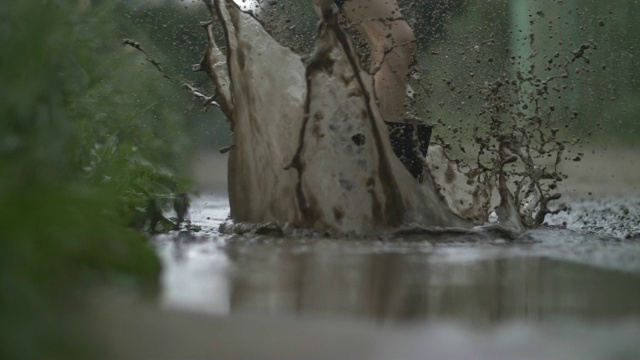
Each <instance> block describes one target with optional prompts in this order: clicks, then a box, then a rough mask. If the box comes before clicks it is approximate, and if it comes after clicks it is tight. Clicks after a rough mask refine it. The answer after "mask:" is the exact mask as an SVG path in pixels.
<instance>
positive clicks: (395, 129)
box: [385, 121, 433, 182]
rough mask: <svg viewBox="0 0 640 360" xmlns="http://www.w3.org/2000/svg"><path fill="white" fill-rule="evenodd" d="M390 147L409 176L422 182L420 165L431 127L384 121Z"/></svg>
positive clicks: (425, 154)
mask: <svg viewBox="0 0 640 360" xmlns="http://www.w3.org/2000/svg"><path fill="white" fill-rule="evenodd" d="M385 124H386V125H387V129H388V130H389V140H391V147H392V148H393V152H394V153H395V154H396V156H397V157H398V159H400V161H402V163H403V164H404V166H405V167H406V168H407V170H409V172H410V173H411V175H412V176H413V177H414V178H415V179H416V180H418V181H419V182H421V181H422V170H423V168H422V164H423V161H424V160H423V159H424V157H426V156H427V150H428V149H429V141H430V140H431V129H433V125H429V124H412V123H401V122H388V121H385Z"/></svg>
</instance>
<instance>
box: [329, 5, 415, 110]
mask: <svg viewBox="0 0 640 360" xmlns="http://www.w3.org/2000/svg"><path fill="white" fill-rule="evenodd" d="M342 11H343V14H344V15H345V16H346V17H347V18H348V19H349V21H351V23H352V24H354V25H356V27H357V29H358V30H359V31H360V33H361V34H362V35H363V36H364V37H365V39H366V40H367V42H368V44H369V47H370V48H371V71H372V72H373V73H374V81H375V93H376V98H377V100H378V103H379V107H380V111H381V113H382V117H383V118H384V119H385V121H391V122H403V121H404V119H405V98H406V82H407V76H408V74H409V70H410V67H411V65H412V64H413V62H414V56H415V49H416V44H415V36H414V34H413V30H411V28H410V27H409V24H407V22H406V21H405V20H404V19H402V14H401V13H400V8H399V7H398V4H397V2H396V0H347V1H346V2H345V3H344V5H343V6H342Z"/></svg>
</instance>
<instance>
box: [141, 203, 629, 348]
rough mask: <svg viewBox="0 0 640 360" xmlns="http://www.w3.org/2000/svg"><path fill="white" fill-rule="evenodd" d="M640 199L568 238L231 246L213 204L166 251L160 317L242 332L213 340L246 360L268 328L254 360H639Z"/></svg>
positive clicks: (279, 240)
mask: <svg viewBox="0 0 640 360" xmlns="http://www.w3.org/2000/svg"><path fill="white" fill-rule="evenodd" d="M639 201H640V199H638V198H635V199H633V198H630V197H617V196H610V197H605V198H600V199H599V200H577V199H576V200H569V203H570V204H571V205H572V211H571V213H570V214H561V215H558V216H556V217H555V218H553V219H550V221H549V223H552V224H559V225H562V224H564V225H563V226H564V227H566V228H567V229H560V228H549V229H540V230H534V231H530V232H528V233H526V234H525V235H523V236H521V237H520V238H519V239H517V240H515V241H508V240H504V239H500V238H493V239H487V238H481V239H478V238H465V237H456V238H452V239H450V241H444V242H443V241H442V239H438V240H436V239H430V238H429V237H428V236H419V237H415V236H413V237H411V238H405V239H398V238H393V239H389V238H384V237H380V238H376V239H356V238H324V237H321V236H315V237H299V238H291V237H276V236H264V235H263V236H256V235H251V236H227V235H221V234H220V233H219V232H218V226H219V224H220V223H221V222H222V221H224V220H225V219H226V217H227V214H228V207H227V202H226V200H225V199H224V197H217V196H202V197H200V198H198V199H196V200H195V201H194V203H193V209H192V221H193V222H194V223H196V224H199V225H200V226H201V227H202V230H201V231H199V232H198V233H196V234H193V233H188V232H183V233H172V234H169V235H162V236H158V237H157V238H156V239H155V240H154V241H155V244H156V246H157V249H158V252H159V254H160V255H161V258H162V261H163V264H164V266H165V268H164V269H165V270H164V273H163V278H162V283H163V289H164V290H163V294H162V308H164V309H174V310H176V309H177V310H180V311H185V312H187V313H192V314H203V315H204V314H207V315H212V316H213V317H212V318H211V321H213V322H214V324H215V326H222V325H221V324H226V325H225V326H222V327H223V328H232V329H235V330H233V331H231V332H230V333H229V332H226V331H225V330H222V329H217V328H216V327H215V326H214V325H212V324H210V325H207V326H214V328H212V329H210V330H206V331H209V333H208V334H209V335H210V336H212V337H216V338H217V339H218V340H220V339H221V338H220V336H222V338H224V339H226V340H225V341H224V344H225V345H224V348H225V351H228V354H236V355H238V356H239V357H246V356H248V357H250V358H253V357H256V356H254V355H255V354H253V353H251V352H249V353H247V349H245V348H244V347H245V346H250V344H249V343H250V342H251V341H250V340H248V339H247V338H243V337H237V335H238V334H242V333H245V332H246V331H249V330H248V329H253V330H251V331H252V332H254V331H255V327H256V326H258V327H259V328H260V327H267V328H270V329H271V328H273V329H272V330H268V331H274V333H275V334H279V335H278V339H271V340H264V341H259V342H258V344H256V345H255V346H257V348H260V349H261V351H262V352H261V353H260V356H257V357H256V358H279V357H280V356H285V357H286V356H289V357H291V356H293V357H296V358H300V357H302V358H325V355H327V354H329V355H331V356H334V355H335V356H339V357H344V356H347V357H353V358H390V357H393V354H400V355H401V356H402V357H403V358H423V357H422V356H418V355H419V354H423V353H425V354H431V355H430V356H427V357H432V358H451V359H465V358H470V359H471V358H473V359H477V358H481V359H494V358H514V356H517V357H518V358H571V359H573V358H576V359H586V358H590V359H591V358H593V359H599V358H602V359H605V358H607V359H608V358H616V359H617V358H621V359H626V358H629V359H633V358H640V344H639V343H638V342H637V341H636V340H635V339H637V338H640V240H639V239H637V238H636V235H634V234H637V233H638V232H639V231H640V229H639V226H640V225H639V223H640V222H639V221H637V220H638V216H639V214H638V209H639V208H640V207H639V206H638V202H639ZM625 209H626V210H625ZM618 213H619V214H618ZM589 219H592V220H593V221H594V222H593V223H592V222H588V221H587V220H589ZM625 219H627V220H625ZM585 221H587V222H588V224H595V225H589V226H587V225H585V224H584V222H585ZM621 222H622V223H623V225H619V223H621ZM601 223H602V224H608V225H609V226H607V227H606V229H602V228H601V226H600V225H598V224H601ZM612 225H613V226H612ZM621 229H622V230H621ZM605 230H606V231H605ZM594 231H595V232H594ZM625 237H626V238H625ZM205 318H207V317H205ZM200 321H203V320H200ZM216 329H217V330H216ZM236 331H237V333H236ZM301 332H302V333H301ZM223 333H224V335H223ZM232 334H236V335H232ZM304 334H306V335H304ZM337 334H343V335H340V336H338V335H337ZM343 336H346V337H347V338H346V339H345V338H343ZM308 337H312V338H311V339H309V338H308ZM314 339H315V340H314ZM247 341H248V342H247ZM305 341H307V342H310V343H312V344H316V342H319V343H326V344H327V346H329V348H326V347H322V348H323V349H324V350H322V351H320V350H318V349H315V348H314V346H317V344H316V345H313V346H312V345H305V346H302V347H301V346H300V344H301V343H305ZM363 342H364V343H379V342H382V343H383V344H385V345H384V346H382V347H381V346H379V345H380V344H378V345H376V346H373V345H372V344H370V345H366V346H365V345H363ZM605 345H606V346H605ZM363 346H364V348H363ZM331 347H335V349H333V348H331ZM283 348H284V349H285V350H283ZM287 349H288V350H287ZM314 349H315V350H314ZM374 349H375V351H374ZM390 349H395V350H394V351H395V352H394V351H391V350H390ZM192 350H194V349H192ZM200 350H202V349H200ZM194 351H195V350H194ZM283 351H284V352H283ZM314 351H315V352H314ZM318 351H320V352H318ZM323 351H324V352H323ZM214 353H216V354H218V355H220V353H217V352H216V351H214ZM252 354H253V355H252ZM478 354H479V355H478ZM214 356H215V354H214ZM331 356H329V357H331ZM434 356H435V357H434ZM223 357H224V356H223Z"/></svg>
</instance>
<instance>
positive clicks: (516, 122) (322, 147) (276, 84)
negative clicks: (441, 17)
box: [197, 0, 589, 233]
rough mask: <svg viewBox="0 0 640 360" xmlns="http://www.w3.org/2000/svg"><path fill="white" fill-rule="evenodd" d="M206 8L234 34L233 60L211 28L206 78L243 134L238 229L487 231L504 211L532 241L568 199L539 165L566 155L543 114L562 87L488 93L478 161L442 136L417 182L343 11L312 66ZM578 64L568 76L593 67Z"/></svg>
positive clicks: (321, 30)
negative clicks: (519, 104)
mask: <svg viewBox="0 0 640 360" xmlns="http://www.w3.org/2000/svg"><path fill="white" fill-rule="evenodd" d="M205 3H207V5H208V8H209V11H210V12H211V15H212V17H213V18H214V19H217V21H219V22H220V24H221V25H222V29H223V33H224V39H225V43H226V51H225V52H223V51H222V50H221V49H220V48H219V47H218V46H217V45H216V42H215V39H214V34H213V22H210V23H207V24H206V25H205V29H206V32H207V39H208V46H207V50H206V53H205V56H204V58H203V60H202V62H201V63H200V64H199V65H198V66H197V68H198V69H199V70H203V71H205V72H206V73H207V74H208V75H209V76H210V78H211V79H212V81H213V82H214V84H215V85H216V96H215V100H216V101H217V103H218V104H219V105H220V107H221V109H222V111H223V112H224V114H225V115H226V117H227V119H229V122H230V126H231V129H232V131H233V145H232V147H231V151H230V154H229V163H228V168H229V169H228V170H229V200H230V206H231V217H232V218H233V219H234V221H236V222H248V223H268V222H275V223H279V224H291V225H293V226H294V227H301V228H309V229H329V230H335V231H339V232H355V233H373V232H377V231H380V230H389V229H394V228H398V227H403V226H414V227H420V228H453V227H456V228H471V227H473V226H474V225H481V224H486V223H487V221H488V220H489V215H490V213H492V211H493V212H494V214H495V215H496V217H497V221H498V223H499V224H500V225H501V226H503V227H505V228H509V229H512V230H516V231H521V230H523V229H525V228H526V227H529V226H533V225H535V224H540V223H541V222H542V220H544V216H545V215H546V214H547V213H549V212H550V210H549V209H548V203H549V201H551V200H555V199H557V198H558V197H559V195H558V194H557V193H550V191H549V190H551V189H554V188H555V184H556V182H557V181H559V180H560V178H561V174H559V173H558V172H557V170H554V171H549V170H547V169H546V168H541V167H538V166H536V164H535V163H534V161H533V158H532V155H531V153H532V152H533V151H534V150H535V151H537V152H539V153H541V152H548V153H551V152H554V153H555V154H556V155H557V158H556V161H555V169H557V165H558V163H559V161H560V156H561V153H562V149H563V146H564V145H563V143H562V142H561V141H557V140H556V139H555V132H554V130H552V129H549V130H547V129H545V128H544V127H545V126H547V125H549V124H548V121H545V118H544V114H542V113H541V112H540V111H539V106H536V105H538V103H539V101H538V100H539V98H540V97H542V96H544V95H545V94H546V93H548V87H549V84H550V83H551V82H553V81H554V80H555V79H556V77H550V78H548V79H545V80H540V79H538V78H537V77H535V76H533V72H532V71H531V72H528V73H527V72H519V73H518V74H517V77H516V80H511V79H510V78H509V77H508V76H505V77H504V78H503V79H500V80H498V81H496V82H495V83H491V84H485V86H484V88H483V89H480V90H479V94H480V95H481V97H482V99H483V103H484V104H483V106H482V109H481V111H482V112H483V113H485V114H488V120H489V124H488V126H485V127H482V128H481V127H477V128H476V129H475V131H474V140H475V142H476V143H477V144H479V150H478V155H477V165H475V166H470V165H466V164H465V163H463V162H461V161H459V160H452V158H451V156H450V155H448V154H447V151H446V150H447V148H448V146H447V144H446V142H444V141H442V139H441V138H438V137H436V142H439V143H440V145H439V146H431V147H430V149H429V155H428V157H427V159H426V163H425V165H426V166H425V173H426V174H425V175H424V176H423V179H424V180H423V181H422V183H418V182H417V181H416V180H415V179H414V178H413V177H412V176H411V174H410V173H409V172H408V171H407V170H406V168H405V167H404V165H403V164H402V163H401V162H400V161H399V160H398V158H397V157H396V156H395V155H394V153H393V151H392V149H391V145H390V143H389V138H388V134H387V132H386V131H387V130H386V127H385V125H384V122H383V121H382V119H381V116H380V113H379V110H378V108H377V104H376V102H375V100H374V99H373V96H372V92H373V90H372V78H371V76H370V75H369V74H368V73H367V72H366V71H364V70H362V67H361V64H360V58H359V57H358V55H357V53H356V51H355V50H354V48H353V46H352V44H351V40H350V38H349V35H348V34H347V33H346V32H345V31H344V30H343V29H342V28H341V26H340V25H339V24H338V17H337V13H336V12H335V8H333V7H332V6H331V5H327V4H325V5H324V9H325V10H328V11H324V14H325V16H324V19H322V21H321V22H320V24H319V26H318V31H317V37H316V40H315V46H314V49H313V51H312V52H311V54H310V55H308V56H301V55H299V54H297V53H296V52H294V51H293V50H291V49H290V48H288V47H285V46H283V45H281V44H280V43H278V41H276V40H275V39H274V38H273V37H272V36H271V35H270V34H269V33H268V32H267V31H266V30H265V29H264V28H263V26H262V24H261V23H260V22H259V21H258V20H256V19H255V18H254V17H253V16H252V15H251V14H248V13H244V12H243V11H242V10H241V9H240V8H239V7H238V6H236V5H235V4H234V3H233V2H231V1H228V0H215V1H212V2H206V1H205ZM320 6H322V5H320ZM588 49H589V45H583V47H581V48H580V51H582V54H584V51H585V50H588ZM574 54H578V55H576V56H574V58H573V59H571V60H570V62H568V63H567V64H565V65H564V68H565V69H566V67H567V66H568V64H569V63H571V62H573V61H576V60H577V59H578V58H580V56H579V55H580V53H579V52H578V53H574ZM559 76H562V75H559ZM514 89H516V90H517V91H521V92H523V93H525V94H526V95H528V96H529V97H528V98H527V100H526V102H527V104H533V108H534V110H533V111H529V112H522V111H514V110H513V107H512V106H509V104H510V102H511V101H512V99H511V98H510V95H509V94H511V93H512V92H513V91H514ZM523 89H524V90H523ZM517 101H522V100H517ZM531 124H534V125H533V127H531V126H532V125H531ZM534 135H536V137H535V138H534ZM355 139H357V141H356V140H355ZM513 179H517V180H516V181H513ZM547 180H548V181H550V182H551V185H548V184H546V183H544V181H547ZM514 184H515V187H514ZM510 188H511V190H510Z"/></svg>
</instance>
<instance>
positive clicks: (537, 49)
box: [0, 0, 640, 358]
mask: <svg viewBox="0 0 640 360" xmlns="http://www.w3.org/2000/svg"><path fill="white" fill-rule="evenodd" d="M400 4H401V7H402V9H403V14H404V15H405V17H406V18H407V19H408V21H409V22H410V24H411V25H412V27H413V29H414V31H415V32H416V35H417V38H418V48H419V54H418V56H417V60H418V64H417V66H416V71H415V73H414V74H413V76H412V80H411V86H412V89H413V91H414V92H415V94H414V96H415V101H413V102H412V109H411V111H413V112H414V113H415V115H416V116H417V117H418V118H419V119H420V120H421V121H425V122H429V123H433V124H436V125H437V127H436V130H435V134H436V135H437V136H438V138H436V141H438V142H441V143H442V144H443V145H447V146H449V147H450V148H451V150H452V151H453V153H455V154H457V155H458V156H460V157H463V158H464V157H465V156H466V155H465V154H471V153H473V151H472V150H473V141H472V136H473V133H474V128H476V127H483V126H486V123H487V117H486V116H487V115H486V114H485V113H483V112H482V111H481V110H482V107H483V104H484V100H483V97H482V94H483V93H484V91H486V89H487V88H488V86H490V85H491V84H494V83H495V82H496V81H497V80H500V79H510V78H513V77H517V76H518V74H519V73H520V74H525V76H531V77H535V78H536V79H542V80H543V81H544V80H545V79H549V78H550V77H555V76H557V75H559V76H560V78H559V79H557V80H556V79H555V78H554V80H553V81H550V82H549V87H551V88H552V90H551V91H550V92H549V94H548V95H545V96H542V97H540V98H536V99H537V100H536V101H539V102H538V103H536V106H537V108H540V109H544V113H545V114H546V115H545V116H546V117H545V121H546V123H545V124H550V126H552V127H553V128H557V129H559V130H558V136H559V137H560V138H561V139H563V140H565V141H567V142H570V143H571V144H573V147H572V148H571V149H569V152H568V153H567V154H566V156H565V158H566V161H565V162H564V165H563V166H564V167H565V168H564V169H565V173H567V174H568V175H569V179H568V181H567V182H566V183H565V185H564V186H565V189H564V190H565V192H566V193H568V194H569V195H571V194H573V195H574V196H592V195H593V194H595V195H606V194H622V195H633V196H637V195H638V187H637V183H638V181H640V171H639V170H638V169H640V166H638V163H637V161H638V160H637V158H638V155H640V147H639V146H640V139H639V138H638V135H639V132H640V121H639V120H640V72H638V71H637V69H638V66H639V65H640V64H639V62H640V47H639V46H638V40H639V39H638V37H640V23H638V21H637V19H638V16H639V15H640V4H639V3H638V1H637V0H618V1H616V2H604V1H599V0H580V1H577V0H564V1H554V0H545V1H540V0H538V1H526V0H492V1H481V0H432V1H409V0H401V1H400ZM241 5H243V6H248V7H252V6H253V5H252V4H249V3H241ZM258 16H259V17H260V19H261V20H262V21H263V22H264V24H265V27H266V28H267V29H268V30H269V31H271V32H272V34H273V35H274V37H276V38H278V39H279V40H280V41H281V42H282V43H284V44H286V45H288V46H290V47H292V48H293V49H294V50H296V51H299V52H308V51H309V50H310V49H311V46H312V43H313V41H312V39H313V32H314V29H315V24H316V17H315V14H314V12H313V9H312V8H311V5H310V1H308V0H277V1H268V2H267V3H266V4H264V7H263V8H262V9H260V10H259V14H258ZM208 20H210V18H209V15H208V13H207V11H206V8H205V7H204V5H203V4H202V3H201V2H199V1H194V0H165V1H163V0H131V1H106V0H102V1H100V0H44V1H35V0H24V1H16V2H6V1H5V2H3V3H2V4H0V29H1V31H0V46H1V48H2V52H1V55H0V98H1V99H2V101H1V102H0V119H1V120H0V217H1V218H2V224H3V232H2V236H0V289H1V291H0V319H2V320H1V321H0V334H1V335H2V336H0V358H28V357H34V358H41V357H51V358H53V357H64V358H69V357H72V356H76V357H80V358H84V357H86V356H87V354H94V351H95V346H98V345H94V342H93V340H92V339H84V340H86V341H81V340H80V339H81V338H82V336H83V335H82V334H83V332H82V331H81V330H79V325H78V322H77V321H76V320H77V319H76V318H75V315H74V314H76V310H77V308H76V306H77V305H78V301H79V299H82V296H78V295H79V294H83V293H84V291H85V290H86V289H87V288H93V287H94V286H96V285H97V284H99V285H105V286H116V287H119V288H126V289H133V290H135V291H136V292H137V291H141V292H142V293H144V294H146V296H149V298H150V299H154V298H155V296H156V295H157V292H158V291H159V290H158V289H159V288H158V285H159V282H158V281H159V280H158V279H159V274H160V269H161V266H160V261H159V259H158V257H157V256H156V253H155V252H154V250H153V249H152V248H151V247H149V246H148V244H147V243H146V240H145V237H144V235H143V233H144V232H145V231H161V230H162V229H164V228H161V226H165V225H166V226H171V225H172V224H170V223H166V221H169V220H170V219H165V218H164V217H163V216H162V211H163V210H168V209H171V207H172V205H173V204H175V199H176V196H177V194H180V193H183V192H194V191H195V192H199V193H200V194H204V193H215V194H223V195H224V194H225V191H226V160H225V156H224V155H221V154H219V152H218V149H219V148H220V147H223V146H227V145H229V144H230V132H229V130H228V126H227V123H226V121H225V119H224V118H223V116H222V114H221V113H220V112H219V111H217V110H216V109H215V108H214V109H208V111H205V109H204V108H203V105H202V101H201V100H199V99H195V98H194V97H193V96H192V95H191V94H190V93H188V92H187V91H185V90H184V89H182V88H181V85H182V84H183V83H189V84H191V85H193V86H194V87H196V88H198V89H200V90H202V91H203V92H204V93H208V94H211V93H212V92H213V88H212V86H211V84H210V82H209V81H208V79H207V78H206V77H205V76H204V75H203V74H201V73H194V72H193V71H192V70H191V65H192V64H196V63H198V62H199V61H200V57H201V54H202V52H203V49H204V45H205V39H204V36H203V31H202V28H201V26H200V25H199V22H200V21H208ZM344 25H345V27H347V28H349V24H347V23H344ZM349 31H350V32H351V34H352V35H353V37H354V42H355V43H356V45H357V48H358V51H359V52H360V53H361V55H362V62H363V64H364V65H365V66H366V64H367V62H368V55H367V49H366V46H364V45H363V42H362V40H361V39H359V37H358V35H357V34H356V32H355V31H353V30H352V29H350V30H349ZM220 33H221V32H220V31H219V29H218V31H217V34H220ZM125 38H128V39H133V40H135V41H136V42H138V43H139V44H141V46H142V47H143V48H144V50H145V51H146V52H147V54H148V56H150V57H151V58H153V60H154V61H157V62H159V63H160V64H161V67H162V68H163V69H164V71H165V73H164V74H163V73H162V72H160V71H158V69H157V68H156V67H155V66H154V65H153V64H152V63H151V62H150V61H148V60H149V59H148V58H147V56H146V55H145V54H143V53H142V52H140V51H138V50H137V49H135V48H133V47H131V46H124V45H123V44H122V41H123V39H125ZM584 44H588V47H587V48H585V47H583V45H584ZM565 70H566V71H565ZM565 75H566V76H565ZM527 91H532V90H531V89H526V88H525V89H523V90H522V92H521V93H518V92H515V93H511V95H510V101H511V102H510V103H515V104H520V105H522V104H524V103H528V102H529V101H530V100H529V99H526V100H522V97H526V96H527V95H526V94H527ZM550 109H553V110H550ZM523 111H525V112H526V109H524V110H523ZM529 111H531V110H529ZM460 144H469V146H468V147H467V148H466V149H465V150H462V149H460ZM163 224H164V225H163ZM156 225H157V226H156Z"/></svg>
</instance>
